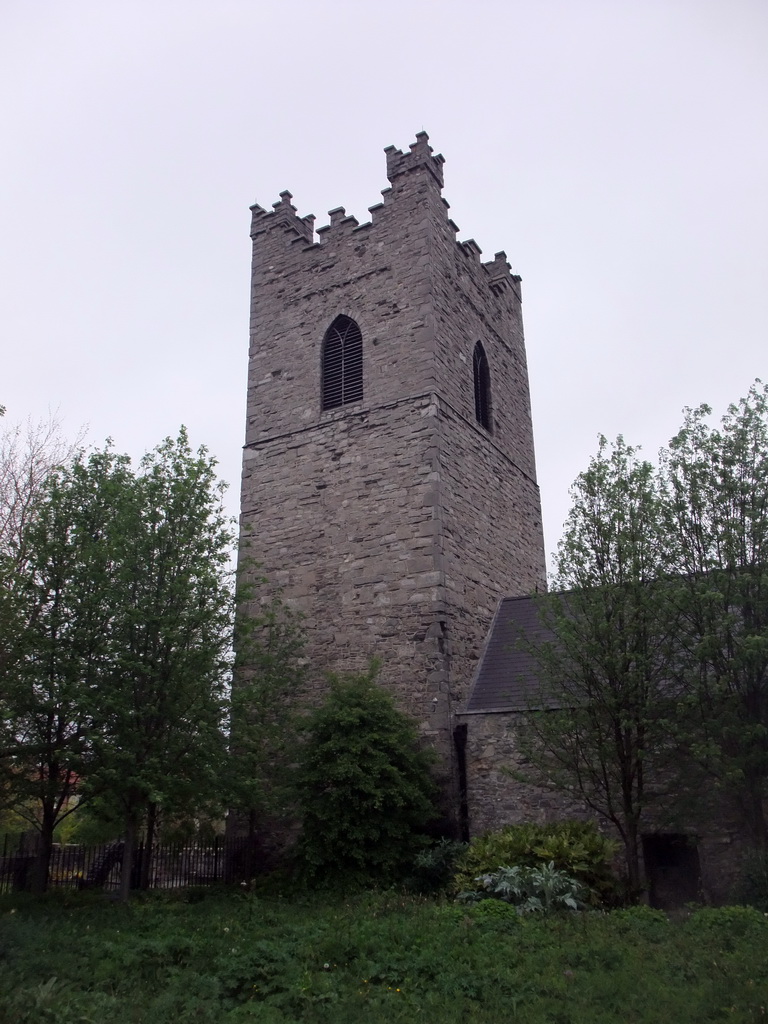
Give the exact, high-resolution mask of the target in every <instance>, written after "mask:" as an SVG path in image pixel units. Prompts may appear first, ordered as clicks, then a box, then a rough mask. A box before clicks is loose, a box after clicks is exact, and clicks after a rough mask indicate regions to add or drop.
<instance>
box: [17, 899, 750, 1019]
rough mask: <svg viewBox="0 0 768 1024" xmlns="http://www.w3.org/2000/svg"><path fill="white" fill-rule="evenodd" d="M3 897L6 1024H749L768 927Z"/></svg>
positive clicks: (311, 903)
mask: <svg viewBox="0 0 768 1024" xmlns="http://www.w3.org/2000/svg"><path fill="white" fill-rule="evenodd" d="M192 896H193V898H195V899H196V900H197V901H196V902H185V901H184V900H183V899H182V898H178V897H177V898H175V899H168V898H159V897H154V898H145V899H140V900H137V901H135V902H133V903H131V904H130V905H129V906H122V905H119V904H114V903H111V902H108V901H106V900H104V899H103V898H98V897H90V898H88V899H86V898H85V897H84V895H74V894H72V895H66V894H65V895H61V894H55V893H54V894H51V895H50V896H48V897H46V898H44V899H39V900H32V899H31V898H21V897H19V896H17V897H3V898H2V899H0V1022H2V1024H32V1022H35V1024H45V1022H53V1024H112V1022H114V1024H117V1022H120V1024H129V1022H136V1024H166V1022H168V1024H171V1022H172V1024H187V1022H190V1024H191V1022H195V1024H207V1022H210V1024H214V1022H215V1024H220V1022H230V1021H231V1022H237V1021H259V1022H260V1024H290V1022H308V1024H314V1022H317V1024H325V1022H328V1024H360V1022H365V1024H378V1022H386V1024H394V1022H398V1021H404V1022H411V1021H414V1022H417V1021H428V1022H430V1024H453V1022H455V1024H459V1022H460V1024H474V1022H478V1024H480V1022H482V1024H504V1022H507V1021H516V1020H520V1021H524V1022H525V1024H660V1022H662V1021H667V1020H674V1021H676V1022H681V1024H685V1022H689V1021H690V1022H694V1021H695V1022H696V1024H701V1022H709V1021H712V1022H717V1021H735V1022H742V1021H744V1022H746V1021H757V1020H764V1019H765V1018H766V1011H767V1010H768V977H766V975H767V974H768V972H766V969H765V968H766V949H768V917H765V916H764V915H762V914H761V913H759V912H757V911H754V910H748V909H745V908H724V909H722V910H701V911H698V912H696V913H694V914H692V915H691V916H690V917H689V918H687V919H685V920H678V921H669V920H667V918H666V917H665V916H664V915H662V914H660V913H658V912H655V911H649V910H647V909H645V908H639V909H635V910H632V911H616V912H613V913H611V914H605V915H600V914H582V915H572V916H568V917H560V918H549V919H539V918H537V919H533V918H527V919H520V918H518V917H517V916H516V915H515V914H514V913H513V912H511V911H510V910H509V908H507V907H506V906H504V905H502V904H500V903H497V902H491V901H486V902H484V903H482V904H480V905H478V906H477V907H476V908H472V909H470V910H468V909H465V908H462V907H458V906H456V905H451V904H447V903H441V902H439V901H428V900H420V899H414V898H412V897H405V896H401V895H398V894H396V893H382V894H368V895H364V896H360V897H355V898H348V899H346V900H344V899H337V900H332V899H330V898H326V899H319V898H317V899H309V898H307V899H299V898H297V899H293V900H288V899H278V898H274V899H267V898H259V897H257V896H255V895H253V894H247V893H242V894H236V893H230V894H225V893H212V892H209V893H195V894H192Z"/></svg>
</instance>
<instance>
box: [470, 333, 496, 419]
mask: <svg viewBox="0 0 768 1024" xmlns="http://www.w3.org/2000/svg"><path fill="white" fill-rule="evenodd" d="M472 369H473V372H474V376H475V419H476V420H477V422H478V423H479V424H480V425H481V426H483V427H485V429H486V430H487V431H488V432H489V433H490V430H491V371H490V370H489V369H488V357H487V356H486V354H485V349H484V348H483V346H482V344H481V343H480V342H479V341H478V343H477V344H476V345H475V352H474V355H473V356H472Z"/></svg>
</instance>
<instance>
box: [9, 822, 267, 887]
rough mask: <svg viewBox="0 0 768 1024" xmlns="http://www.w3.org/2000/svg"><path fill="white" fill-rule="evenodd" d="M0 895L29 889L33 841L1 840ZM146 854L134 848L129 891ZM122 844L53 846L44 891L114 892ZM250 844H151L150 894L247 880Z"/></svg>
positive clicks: (34, 852)
mask: <svg viewBox="0 0 768 1024" xmlns="http://www.w3.org/2000/svg"><path fill="white" fill-rule="evenodd" d="M0 850H1V852H0V892H10V891H13V890H24V889H28V888H29V886H30V881H31V877H32V871H33V865H34V863H35V859H36V856H37V848H36V843H35V842H34V839H32V840H30V838H29V836H22V837H17V836H8V835H6V836H5V837H4V839H3V841H2V844H1V846H0ZM148 855H150V851H148V850H147V849H146V847H145V846H144V844H141V843H140V844H139V846H138V847H137V849H136V852H135V856H134V864H133V870H132V888H138V887H139V879H140V877H141V874H142V871H141V868H142V864H143V862H144V859H145V858H146V857H147V856H148ZM122 857H123V844H122V842H120V841H118V842H113V843H105V844H103V845H101V846H77V845H73V844H67V845H64V844H54V847H53V851H52V853H51V861H50V865H49V870H48V889H59V888H60V889H88V888H91V889H105V890H107V891H109V890H112V891H117V890H118V889H119V888H120V878H121V868H122ZM252 863H253V850H252V844H251V843H250V842H249V840H248V839H247V838H225V837H224V836H216V837H215V838H214V839H212V840H211V841H210V842H193V843H156V844H154V846H153V848H152V850H151V860H150V864H149V871H148V873H147V879H148V887H149V888H150V889H177V888H182V887H185V886H192V885H201V886H205V885H216V884H217V883H220V882H234V881H237V880H239V879H241V878H248V877H250V876H251V875H252V874H253V873H255V872H254V871H253V870H252V869H251V864H252Z"/></svg>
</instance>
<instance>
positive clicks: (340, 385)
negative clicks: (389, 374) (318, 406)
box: [322, 316, 363, 409]
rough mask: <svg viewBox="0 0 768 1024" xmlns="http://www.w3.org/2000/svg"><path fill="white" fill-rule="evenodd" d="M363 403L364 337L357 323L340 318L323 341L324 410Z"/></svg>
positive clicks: (346, 317) (346, 318) (345, 317)
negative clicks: (353, 403)
mask: <svg viewBox="0 0 768 1024" xmlns="http://www.w3.org/2000/svg"><path fill="white" fill-rule="evenodd" d="M362 400H363V336H362V334H361V333H360V328H359V327H358V326H357V324H356V323H355V321H354V320H351V319H350V318H349V317H348V316H337V317H336V319H335V320H334V321H333V323H332V324H331V326H330V327H329V328H328V330H327V331H326V333H325V338H324V339H323V360H322V403H323V409H336V408H338V407H339V406H340V405H349V404H350V403H351V402H362Z"/></svg>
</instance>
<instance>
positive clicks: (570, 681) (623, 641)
mask: <svg viewBox="0 0 768 1024" xmlns="http://www.w3.org/2000/svg"><path fill="white" fill-rule="evenodd" d="M571 497H572V500H573V504H572V508H571V512H570V514H569V516H568V520H567V522H566V525H565V532H564V536H563V539H562V540H561V542H560V545H559V548H558V553H557V559H556V572H555V577H554V581H553V582H554V585H555V588H556V590H557V592H555V593H552V594H550V595H544V596H542V598H541V599H540V614H541V617H542V620H543V622H544V623H545V624H546V625H547V626H549V628H550V629H551V631H552V634H553V635H554V639H553V640H552V641H551V642H545V643H538V644H532V643H530V641H527V642H526V645H527V646H528V648H529V649H530V650H531V651H532V653H533V654H534V656H535V658H536V661H537V664H538V669H539V674H540V680H541V689H540V692H539V694H538V699H537V700H535V701H534V704H535V709H534V708H532V709H531V712H530V714H529V715H528V716H527V724H526V727H525V728H524V731H523V734H522V735H523V746H524V749H525V751H526V754H527V756H528V758H529V760H530V763H531V766H532V768H533V769H534V771H535V774H536V777H537V778H539V779H540V780H543V781H544V782H546V783H548V784H550V785H554V786H556V787H558V788H562V789H565V790H567V791H570V792H572V793H576V794H578V795H579V796H580V797H581V798H582V799H583V801H584V802H585V803H586V804H587V806H589V807H591V808H592V809H593V810H594V811H595V812H596V813H597V814H599V815H600V816H601V817H603V818H607V819H608V820H609V821H611V822H612V823H613V825H614V826H615V828H616V830H617V832H618V834H619V835H620V837H621V840H622V842H623V846H624V853H625V862H626V871H627V878H628V882H629V885H630V887H631V888H632V889H634V890H639V888H640V886H641V866H640V865H641V857H640V846H641V832H642V828H643V824H644V823H646V822H647V815H648V812H649V810H653V811H654V812H655V813H656V814H658V813H659V812H660V811H661V810H663V807H664V801H665V799H666V798H667V797H668V796H669V790H670V788H671V789H675V788H676V786H675V782H676V780H677V773H676V771H675V768H676V758H677V755H676V751H675V749H674V744H673V743H671V741H670V736H669V729H668V722H669V718H670V716H671V715H672V714H673V713H674V707H675V697H676V695H675V692H674V688H673V687H672V686H671V684H670V680H671V678H672V673H671V666H672V665H673V663H674V658H675V614H674V609H673V606H672V604H671V603H670V601H669V594H668V591H667V589H666V587H665V586H664V585H663V584H662V583H660V574H661V572H662V561H661V555H662V544H661V540H662V536H661V533H662V516H661V504H660V495H659V491H658V486H657V482H656V477H655V472H654V469H653V466H652V465H651V464H650V463H649V462H647V461H644V460H641V459H640V457H639V455H638V451H637V449H635V448H633V447H631V446H629V445H627V444H626V443H625V442H624V440H623V438H621V437H619V438H618V439H617V440H616V441H615V442H614V443H613V445H609V443H608V442H607V441H606V439H605V438H601V439H600V447H599V450H598V453H597V455H596V456H595V457H594V458H593V459H592V461H591V462H590V465H589V467H588V469H587V470H586V471H585V472H583V473H581V474H580V475H579V476H578V478H577V479H576V482H575V483H574V485H573V487H572V489H571Z"/></svg>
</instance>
